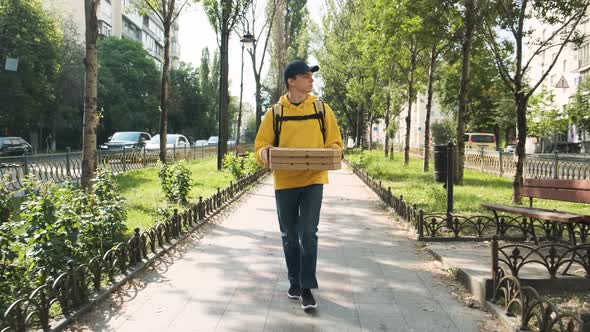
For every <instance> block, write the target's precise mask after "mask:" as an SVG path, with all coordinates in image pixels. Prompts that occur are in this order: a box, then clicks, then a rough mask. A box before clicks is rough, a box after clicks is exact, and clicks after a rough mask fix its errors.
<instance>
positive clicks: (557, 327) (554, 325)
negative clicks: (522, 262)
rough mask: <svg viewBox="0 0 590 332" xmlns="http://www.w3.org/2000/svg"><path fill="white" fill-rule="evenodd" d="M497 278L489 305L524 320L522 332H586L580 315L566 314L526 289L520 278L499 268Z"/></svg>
mask: <svg viewBox="0 0 590 332" xmlns="http://www.w3.org/2000/svg"><path fill="white" fill-rule="evenodd" d="M494 276H495V278H496V280H497V283H496V284H494V290H493V295H492V298H491V299H490V300H489V302H491V303H493V304H494V305H497V306H500V307H501V308H502V310H503V311H504V314H505V315H506V316H509V317H518V318H519V319H520V326H519V328H520V331H560V332H583V331H586V329H585V327H586V326H587V325H588V323H585V322H584V321H583V320H582V319H581V318H580V317H579V316H578V315H575V314H573V313H562V312H560V311H559V310H558V309H557V308H556V306H555V305H554V304H552V303H551V302H550V301H548V300H546V299H545V298H543V297H542V296H541V295H539V293H538V292H537V291H536V290H535V289H534V288H532V287H530V286H523V285H522V283H521V281H520V279H518V277H516V276H514V275H511V274H509V273H507V272H506V271H505V270H504V269H502V268H499V269H498V270H497V271H496V273H494Z"/></svg>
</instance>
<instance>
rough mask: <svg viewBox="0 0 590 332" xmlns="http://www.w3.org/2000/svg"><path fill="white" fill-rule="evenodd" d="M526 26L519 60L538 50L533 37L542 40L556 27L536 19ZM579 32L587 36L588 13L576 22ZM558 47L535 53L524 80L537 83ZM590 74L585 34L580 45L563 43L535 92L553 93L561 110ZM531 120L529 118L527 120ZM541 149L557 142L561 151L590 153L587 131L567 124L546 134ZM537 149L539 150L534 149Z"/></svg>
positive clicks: (589, 32) (589, 51)
mask: <svg viewBox="0 0 590 332" xmlns="http://www.w3.org/2000/svg"><path fill="white" fill-rule="evenodd" d="M529 24H530V26H534V27H535V28H534V34H533V35H532V36H530V37H529V38H528V39H527V40H528V41H529V43H527V47H526V48H525V50H524V52H523V59H525V61H528V59H529V58H530V57H531V56H532V54H533V53H534V52H535V51H536V50H537V49H538V46H537V45H534V44H533V43H532V42H531V41H533V40H537V41H538V40H546V39H547V38H549V37H550V36H551V35H552V34H553V32H554V31H555V29H556V28H558V27H557V26H549V25H543V24H542V23H540V22H538V21H530V22H529ZM578 31H579V33H582V34H584V35H585V36H590V15H587V17H585V18H584V19H583V20H582V21H581V22H580V24H579V25H578ZM558 50H559V47H557V45H549V47H545V50H544V51H542V52H541V53H539V54H538V55H537V56H535V58H533V61H531V67H530V69H529V70H528V80H529V82H530V83H531V84H534V83H536V82H538V81H539V80H540V79H541V75H543V73H545V72H546V71H547V70H548V69H549V66H550V65H551V63H552V62H553V59H555V58H556V57H557V53H558ZM589 73H590V41H589V40H588V37H586V41H585V43H584V44H582V45H581V46H580V47H576V46H575V45H573V44H569V45H567V46H566V47H565V48H564V49H563V51H562V52H561V54H560V55H559V58H558V59H557V61H556V63H555V65H554V66H553V68H552V69H551V71H550V72H549V73H548V75H547V76H546V78H545V79H544V80H543V82H542V83H541V85H540V86H539V88H538V89H537V91H536V93H538V92H540V91H542V89H545V90H547V91H550V92H552V93H553V95H554V96H555V99H554V105H555V106H556V107H557V108H558V109H561V110H565V108H566V107H567V105H568V104H569V103H571V102H573V99H574V97H575V95H576V92H577V90H578V86H579V84H580V83H581V82H582V80H583V79H585V78H586V77H587V76H588V74H589ZM531 120H532V119H531ZM544 141H545V142H544V143H545V144H544V145H545V147H544V148H545V150H546V151H547V150H548V149H549V148H550V146H552V145H554V144H555V145H557V146H559V149H560V150H561V151H562V152H563V151H564V150H566V151H569V152H580V151H579V150H581V152H586V153H588V152H590V133H584V132H581V131H579V130H577V128H576V126H575V125H570V126H569V129H568V131H567V133H560V134H556V135H555V136H554V137H547V138H545V139H544ZM537 150H539V149H537Z"/></svg>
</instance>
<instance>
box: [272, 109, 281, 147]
mask: <svg viewBox="0 0 590 332" xmlns="http://www.w3.org/2000/svg"><path fill="white" fill-rule="evenodd" d="M272 108H273V112H272V117H273V122H272V129H273V130H274V132H275V142H274V146H275V147H278V146H279V138H280V136H281V127H282V126H283V122H282V121H281V120H282V119H281V118H282V117H281V115H283V105H280V104H278V103H277V104H275V105H274V106H273V107H272Z"/></svg>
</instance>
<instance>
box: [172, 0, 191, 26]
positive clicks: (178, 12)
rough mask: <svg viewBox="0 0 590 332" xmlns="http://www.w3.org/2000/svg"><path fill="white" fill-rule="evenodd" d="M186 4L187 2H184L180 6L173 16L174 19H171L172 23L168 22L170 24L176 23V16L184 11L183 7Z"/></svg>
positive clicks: (186, 0) (185, 0)
mask: <svg viewBox="0 0 590 332" xmlns="http://www.w3.org/2000/svg"><path fill="white" fill-rule="evenodd" d="M187 3H188V0H184V3H183V4H182V6H180V9H179V10H178V11H177V12H176V15H174V17H173V18H172V21H170V23H174V22H175V21H176V19H177V18H178V16H180V13H181V12H182V10H183V9H184V6H186V4H187Z"/></svg>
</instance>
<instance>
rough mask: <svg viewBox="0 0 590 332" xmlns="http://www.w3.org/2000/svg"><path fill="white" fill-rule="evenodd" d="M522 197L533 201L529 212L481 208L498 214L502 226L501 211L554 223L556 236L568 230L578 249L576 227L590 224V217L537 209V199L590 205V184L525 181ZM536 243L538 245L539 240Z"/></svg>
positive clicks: (494, 206) (515, 208) (489, 206)
mask: <svg viewBox="0 0 590 332" xmlns="http://www.w3.org/2000/svg"><path fill="white" fill-rule="evenodd" d="M520 195H521V196H522V197H528V198H529V207H528V208H527V207H521V206H509V205H502V204H482V205H481V207H483V208H484V209H488V210H491V211H492V212H493V213H494V217H495V218H496V223H499V217H498V212H499V211H500V212H506V213H510V214H515V215H520V216H524V217H528V218H535V219H538V220H543V221H549V222H551V223H553V235H554V236H557V235H558V232H559V230H558V226H560V225H563V226H565V227H566V228H567V230H568V233H569V237H570V241H571V242H572V244H574V245H575V244H576V236H575V232H574V225H575V224H576V223H583V224H590V216H588V215H580V214H575V213H570V212H565V211H558V210H547V209H539V208H533V198H543V199H550V200H557V201H564V202H576V203H590V180H560V179H524V184H523V187H522V188H521V189H520ZM532 231H533V237H535V235H534V229H533V230H532ZM534 240H535V241H536V238H534Z"/></svg>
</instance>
